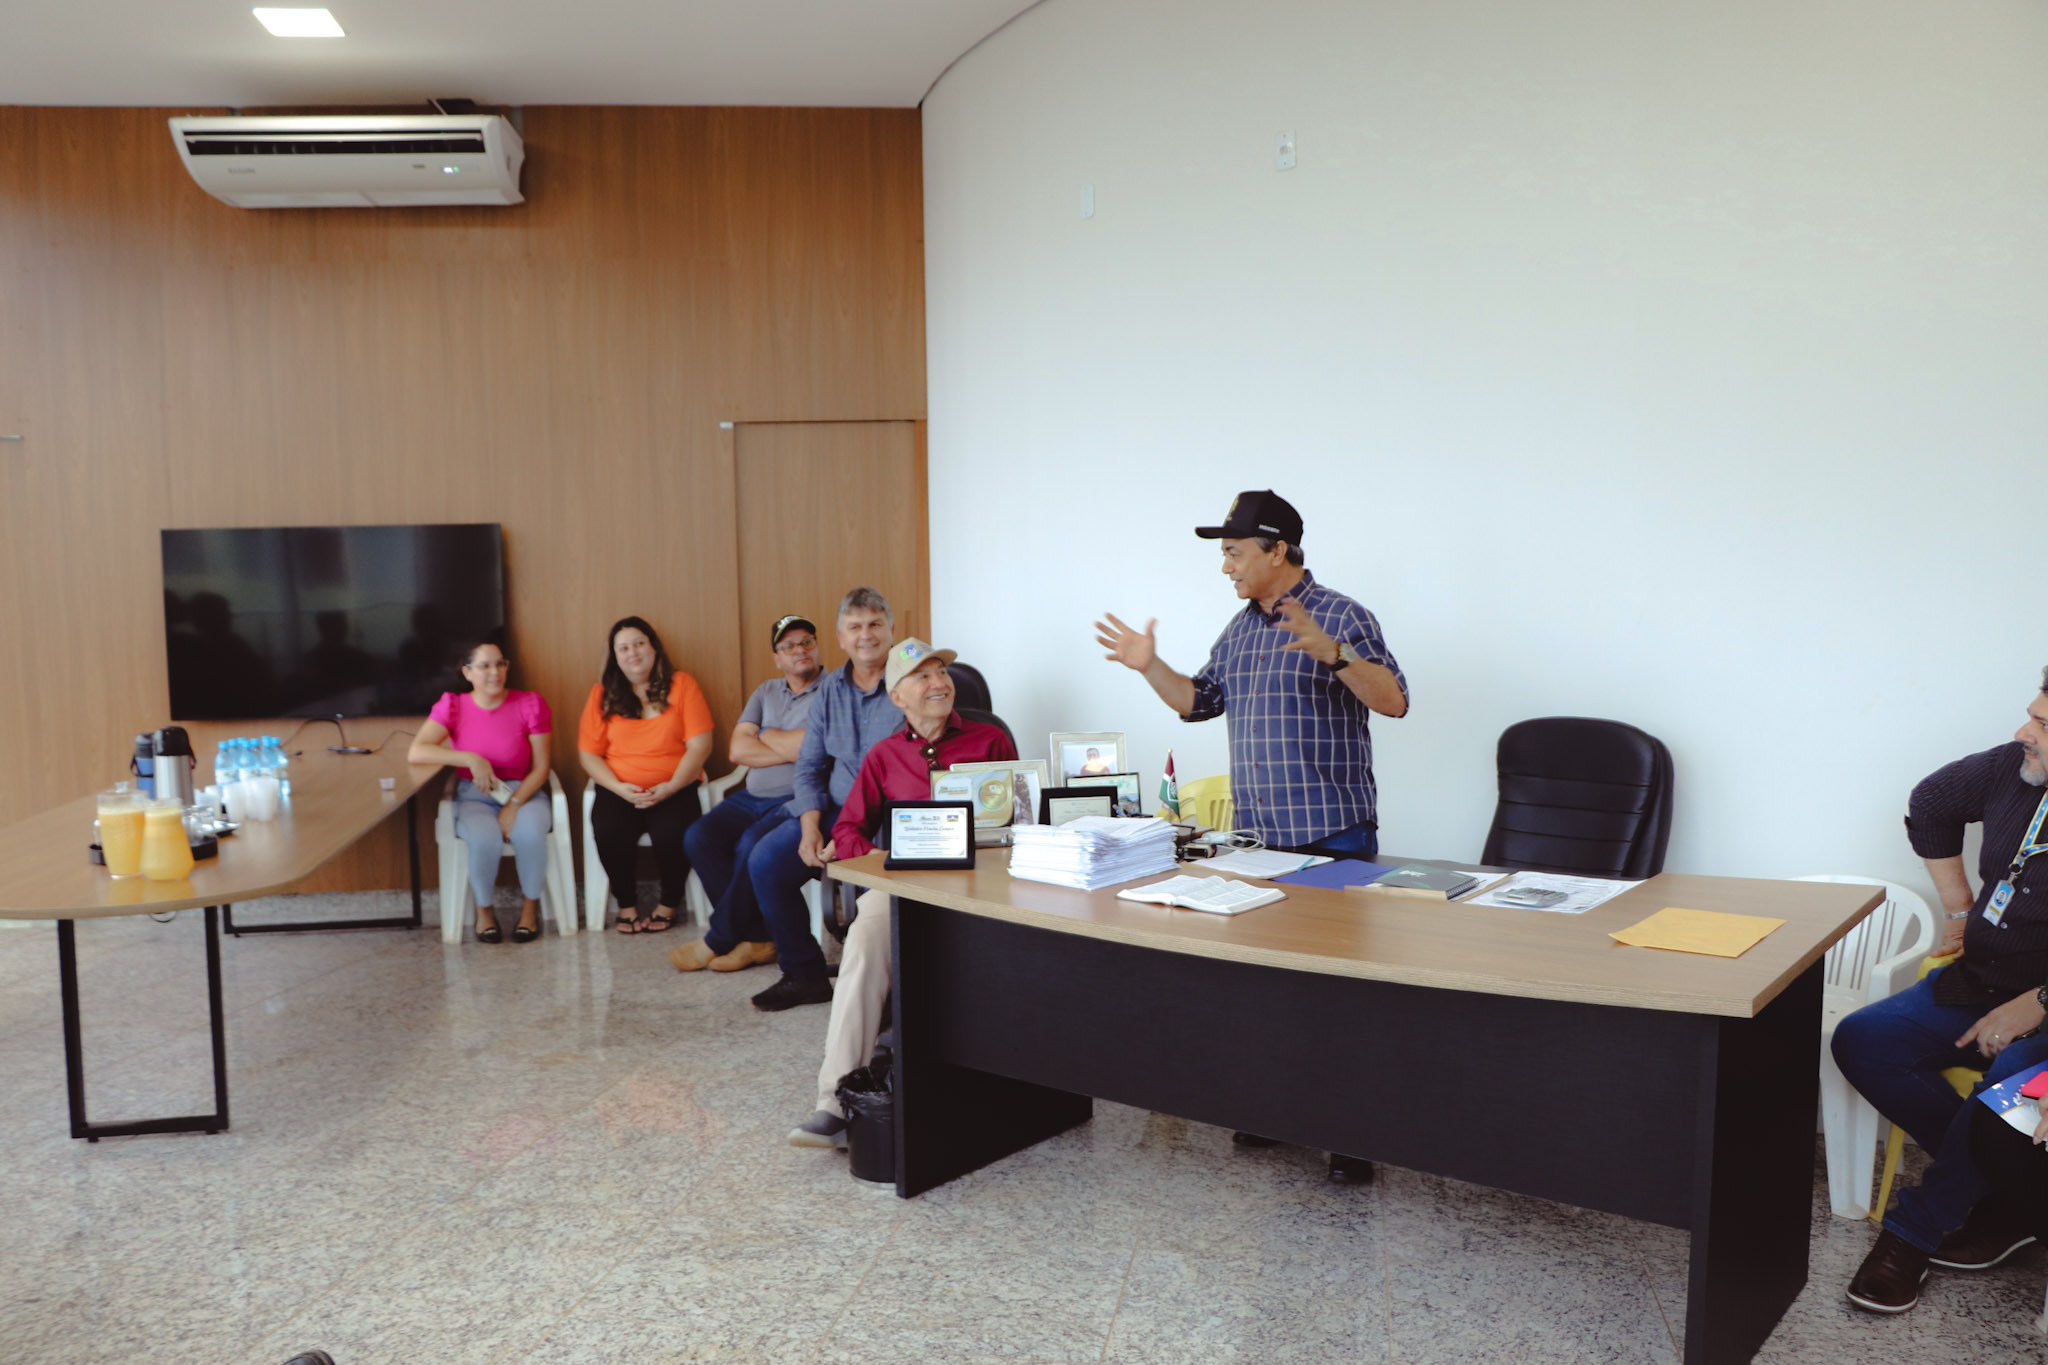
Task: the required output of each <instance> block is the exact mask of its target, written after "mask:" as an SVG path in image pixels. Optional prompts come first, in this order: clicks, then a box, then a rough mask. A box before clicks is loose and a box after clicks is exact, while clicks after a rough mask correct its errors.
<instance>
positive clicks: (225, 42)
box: [0, 0, 1032, 107]
mask: <svg viewBox="0 0 2048 1365" xmlns="http://www.w3.org/2000/svg"><path fill="white" fill-rule="evenodd" d="M1031 3H1032V0H332V2H331V3H330V4H329V5H328V6H327V7H328V8H329V9H331V10H332V11H333V12H334V16H335V18H336V19H338V20H340V21H341V25H342V27H343V28H344V29H346V30H347V31H348V37H346V38H339V39H286V38H273V37H271V36H270V35H269V34H268V33H266V32H265V31H264V30H263V27H262V25H260V24H258V23H257V22H256V19H255V17H254V16H253V15H252V14H250V12H249V6H248V5H247V4H242V3H236V2H235V0H0V104H110V105H149V106H165V105H169V106H214V105H227V106H230V107H240V106H244V105H249V106H264V105H308V104H311V105H347V104H417V103H420V102H421V101H423V100H426V99H430V98H437V97H445V96H454V97H458V98H468V99H475V100H477V101H478V102H479V103H483V104H519V105H525V104H754V105H864V106H892V105H893V106H909V105H914V104H916V103H917V102H918V101H919V100H920V99H922V98H923V97H924V93H925V91H926V90H927V89H929V88H930V87H931V84H932V82H933V81H935V80H937V79H938V77H939V73H940V72H942V71H944V70H945V69H946V67H947V66H948V65H949V64H950V63H951V62H952V61H953V60H954V59H955V58H957V57H958V56H960V54H961V53H963V52H965V51H967V50H968V49H969V48H971V47H973V46H974V45H975V44H976V43H978V42H980V41H981V39H983V38H984V37H986V36H987V35H988V34H990V33H991V32H993V31H994V30H996V29H997V28H1000V27H1001V26H1002V25H1003V24H1004V23H1005V22H1007V21H1008V20H1009V19H1011V18H1012V17H1013V16H1015V15H1016V14H1018V13H1020V12H1022V11H1023V10H1025V9H1028V8H1030V6H1031Z"/></svg>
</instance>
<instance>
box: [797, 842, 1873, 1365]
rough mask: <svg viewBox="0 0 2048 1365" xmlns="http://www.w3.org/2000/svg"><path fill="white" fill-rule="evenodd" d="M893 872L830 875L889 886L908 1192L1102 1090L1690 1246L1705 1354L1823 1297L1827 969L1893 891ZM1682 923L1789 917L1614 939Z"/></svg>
mask: <svg viewBox="0 0 2048 1365" xmlns="http://www.w3.org/2000/svg"><path fill="white" fill-rule="evenodd" d="M882 860H883V855H882V854H880V853H873V854H869V855H867V856H865V857H861V858H856V859H851V860H848V861H846V862H842V863H834V864H832V865H831V867H830V875H831V876H833V877H836V878H838V879H840V880H842V881H846V882H849V883H852V884H854V885H857V886H862V887H869V888H875V889H879V890H882V891H884V892H886V893H888V894H889V895H891V896H893V897H895V898H896V902H895V903H896V914H895V917H894V926H893V929H892V945H891V946H892V954H893V969H894V973H895V975H894V989H895V1028H896V1035H897V1038H896V1044H897V1046H896V1060H895V1067H896V1073H895V1087H896V1192H897V1194H899V1195H900V1196H902V1197H904V1198H910V1197H912V1196H915V1195H917V1194H920V1193H922V1192H923V1191H925V1190H928V1189H931V1188H932V1187H934V1186H936V1185H939V1184H943V1183H944V1182H946V1181H948V1180H951V1179H953V1178H954V1177H956V1176H959V1175H963V1174H965V1173H966V1172H968V1171H972V1170H975V1169H977V1168H979V1167H982V1166H985V1165H987V1164H989V1163H990V1162H993V1161H996V1160H999V1159H1001V1158H1002V1157H1005V1156H1007V1155H1009V1154H1011V1153H1013V1152H1016V1151H1020V1150H1022V1149H1023V1148H1025V1147H1028V1146H1030V1145H1032V1144H1033V1143H1036V1142H1039V1141H1042V1140H1044V1139H1045V1138H1048V1137H1051V1136H1053V1135H1054V1134H1056V1133H1060V1132H1062V1131H1065V1130H1066V1129H1068V1128H1071V1127H1073V1126H1074V1125H1076V1124H1079V1123H1082V1122H1085V1121H1086V1120H1087V1119H1088V1118H1089V1116H1090V1114H1091V1112H1092V1102H1093V1099H1095V1098H1101V1099H1107V1100H1114V1101H1117V1102H1119V1103H1123V1104H1130V1105H1135V1106H1137V1107H1139V1108H1143V1109H1149V1110H1154V1111H1157V1112H1162V1113H1168V1114H1174V1115H1178V1116H1180V1117H1184V1118H1188V1119H1193V1120H1197V1121H1200V1122H1204V1123H1212V1124H1216V1125H1219V1126H1221V1127H1225V1128H1230V1129H1235V1130H1239V1131H1243V1132H1252V1133H1258V1134H1261V1135H1263V1136H1266V1137H1271V1138H1277V1139H1280V1140H1282V1141H1286V1142H1290V1143H1296V1144H1299V1145H1301V1146H1304V1147H1311V1148H1321V1149H1326V1150H1329V1151H1335V1152H1342V1153H1345V1154H1348V1155H1352V1156H1359V1157H1366V1158H1370V1159H1372V1160H1376V1161H1384V1162H1389V1163H1392V1164H1394V1165H1398V1166H1403V1167H1407V1168H1410V1169H1413V1170H1418V1171H1427V1172H1432V1173H1435V1174H1438V1175H1444V1176H1450V1177H1454V1178H1456V1179H1460V1180H1466V1181H1471V1182H1474V1183H1477V1184H1482V1185H1489V1186H1493V1187H1496V1188H1499V1189H1505V1190H1512V1191H1516V1192H1518V1193H1522V1194H1528V1195H1534V1196H1537V1197H1540V1198H1544V1199H1550V1200H1556V1201H1559V1202H1562V1203H1566V1204H1574V1205H1578V1206H1580V1207H1584V1208H1590V1209H1600V1210H1604V1211H1607V1212H1610V1213H1618V1214H1622V1215H1625V1216H1627V1217H1632V1218H1640V1219H1646V1220H1648V1221H1651V1222H1655V1223H1662V1224H1665V1225H1667V1226H1671V1227H1678V1228H1686V1229H1689V1230H1690V1232H1691V1234H1692V1253H1691V1265H1690V1277H1689V1283H1688V1291H1687V1300H1686V1302H1687V1311H1686V1320H1685V1357H1684V1358H1685V1359H1686V1360H1687V1361H1688V1362H1693V1363H1694V1365H1700V1362H1716V1363H1717V1365H1718V1362H1724V1361H1743V1360H1748V1359H1750V1358H1751V1356H1753V1355H1754V1354H1755V1352H1756V1351H1757V1349H1758V1348H1759V1347H1760V1346H1761V1345H1762V1344H1763V1342H1764V1340H1765V1339H1766V1338H1767V1337H1769V1335H1770V1333H1771V1330H1772V1329H1773V1328H1774V1327H1775V1326H1776V1325H1777V1322H1778V1319H1779V1318H1780V1317H1781V1316H1782V1315H1783V1313H1784V1311H1785V1309H1786V1308H1787V1307H1788V1306H1789V1305H1790V1304H1791V1302H1792V1300H1793V1299H1794V1298H1795V1297H1796V1296H1797V1295H1798V1293H1799V1291H1800V1289H1801V1287H1802V1286H1803V1285H1804V1284H1805V1283H1806V1268H1807V1243H1808V1237H1809V1220H1810V1216H1811V1214H1810V1210H1811V1206H1812V1196H1813V1160H1814V1115H1815V1111H1816V1105H1817V1101H1818V1090H1819V1061H1820V1056H1819V1047H1820V1002H1821V973H1822V963H1821V958H1822V955H1823V954H1824V953H1825V952H1826V950H1827V948H1828V946H1829V945H1830V944H1832V943H1834V942H1835V941H1836V940H1837V939H1839V938H1840V937H1841V936H1842V935H1843V934H1844V933H1846V932H1847V931H1848V930H1849V929H1850V928H1851V927H1852V926H1853V925H1854V924H1855V923H1856V922H1857V921H1858V920H1859V919H1861V918H1862V917H1863V916H1864V915H1866V914H1868V913H1869V912H1870V911H1871V910H1872V909H1874V908H1876V907H1877V906H1878V905H1879V904H1880V903H1881V902H1882V900H1883V895H1884V893H1883V889H1882V888H1880V887H1871V886H1853V885H1842V884H1833V883H1817V882H1814V883H1809V882H1779V881H1757V880H1744V879H1738V878H1728V877H1705V876H1689V875H1678V874H1665V875H1662V876H1658V877H1654V878H1651V879H1650V880H1649V881H1647V882H1644V883H1643V884H1642V885H1640V886H1638V887H1635V888H1634V889H1632V890H1629V891H1627V892H1624V893H1623V894H1621V895H1620V896H1617V897H1615V898H1614V899H1612V900H1609V901H1607V902H1606V903H1604V904H1602V905H1599V906H1597V907H1595V908H1593V909H1592V910H1589V911H1587V912H1585V913H1583V914H1578V915H1561V914H1553V913H1547V912H1543V911H1536V910H1511V909H1494V908H1488V907H1482V906H1473V905H1463V904H1458V903H1455V902H1453V903H1446V902H1443V901H1427V900H1419V899H1415V898H1412V897H1404V896H1396V895H1388V894H1385V893H1367V892H1359V891H1353V890H1325V889H1321V888H1316V887H1289V886H1286V885H1285V883H1276V884H1277V885H1281V886H1283V888H1284V889H1285V890H1286V892H1287V899H1285V900H1283V901H1280V902H1277V903H1275V904H1272V905H1267V906H1263V907H1261V908H1259V909H1256V910H1252V911H1249V912H1247V913H1245V914H1241V915H1237V916H1221V915H1210V914H1203V913H1200V912H1196V911H1188V910H1177V909H1170V908H1164V907H1158V906H1150V905H1143V904H1139V903H1137V902H1133V901H1126V900H1120V899H1118V898H1117V895H1116V892H1117V891H1118V890H1120V889H1123V888H1122V887H1110V888H1107V889H1104V890H1099V891H1093V892H1082V891H1075V890H1070V889H1067V888H1064V887H1058V886H1050V885H1046V884H1044V883H1041V882H1033V881H1026V880H1023V879H1021V878H1020V879H1014V880H1013V879H1012V878H1011V877H1010V876H1009V873H1008V866H1009V855H1008V851H1007V850H983V851H982V852H981V853H980V854H979V855H978V863H977V866H976V867H975V868H974V869H973V870H971V871H898V872H890V871H886V870H884V869H883V867H882ZM1382 861H1386V860H1385V859H1382ZM1183 870H1188V869H1183ZM1211 875H1214V874H1211ZM1146 880H1151V879H1149V878H1145V879H1139V881H1138V882H1134V883H1127V884H1126V885H1138V884H1142V883H1143V881H1146ZM1667 906H1676V907H1682V908H1686V909H1693V910H1717V911H1729V912H1734V913H1741V914H1752V915H1767V916H1772V917H1776V918H1780V919H1783V920H1785V921H1786V923H1785V924H1784V925H1783V926H1782V927H1781V928H1779V929H1777V930H1776V931H1774V932H1773V933H1771V934H1770V935H1769V936H1768V937H1766V938H1765V939H1764V940H1763V941H1762V942H1760V943H1758V944H1757V945H1756V946H1754V947H1752V948H1750V949H1749V950H1748V951H1747V952H1746V953H1744V954H1743V955H1742V956H1741V957H1739V958H1733V959H1728V958H1719V957H1707V956H1700V955H1695V954H1690V953H1679V952H1665V951H1660V950H1657V949H1650V948H1636V947H1629V946H1626V945H1623V944H1620V943H1617V942H1616V941H1614V940H1613V939H1612V938H1610V937H1608V934H1609V932H1610V931H1611V930H1615V929H1620V928H1623V927H1625V926H1627V925H1631V924H1634V923H1635V922H1636V921H1638V920H1641V919H1643V918H1645V917H1646V916H1648V915H1651V914H1654V913H1655V912H1656V911H1658V910H1660V909H1663V908H1665V907H1667Z"/></svg>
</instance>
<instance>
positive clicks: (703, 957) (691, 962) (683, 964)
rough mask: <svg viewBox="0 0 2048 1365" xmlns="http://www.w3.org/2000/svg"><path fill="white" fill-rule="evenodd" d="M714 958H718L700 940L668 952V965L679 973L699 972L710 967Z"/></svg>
mask: <svg viewBox="0 0 2048 1365" xmlns="http://www.w3.org/2000/svg"><path fill="white" fill-rule="evenodd" d="M714 958H718V954H716V953H714V952H712V951H711V949H710V948H708V947H706V946H705V944H704V940H703V939H701V938H700V939H698V940H696V941H695V942H694V943H685V944H683V945H682V946H681V947H679V948H671V949H669V950H668V960H669V965H670V966H672V967H674V968H675V969H676V970H677V971H679V972H701V971H703V970H704V969H705V968H706V967H708V966H710V965H711V963H712V960H713V959H714ZM719 960H721V961H722V960H723V959H719Z"/></svg>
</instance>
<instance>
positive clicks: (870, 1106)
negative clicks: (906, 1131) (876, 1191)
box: [837, 1057, 896, 1185]
mask: <svg viewBox="0 0 2048 1365" xmlns="http://www.w3.org/2000/svg"><path fill="white" fill-rule="evenodd" d="M889 1080H890V1077H889V1063H888V1059H887V1058H886V1057H884V1058H882V1059H880V1060H878V1061H877V1062H875V1063H874V1064H873V1065H871V1066H864V1067H861V1068H860V1069H859V1070H858V1071H849V1072H847V1073H846V1075H845V1076H843V1077H841V1078H840V1081H839V1089H838V1091H837V1093H838V1096H839V1103H840V1106H841V1107H842V1108H844V1109H845V1110H846V1164H847V1168H848V1169H849V1170H851V1171H852V1172H853V1178H854V1179H856V1180H872V1181H875V1182H876V1183H878V1184H883V1185H893V1184H895V1183H896V1093H895V1091H893V1090H891V1089H890V1088H889Z"/></svg>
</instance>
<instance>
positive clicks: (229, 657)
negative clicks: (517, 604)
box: [163, 524, 505, 720]
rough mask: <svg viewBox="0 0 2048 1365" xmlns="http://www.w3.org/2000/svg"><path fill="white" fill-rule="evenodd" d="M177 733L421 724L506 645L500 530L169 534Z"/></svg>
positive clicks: (167, 612)
mask: <svg viewBox="0 0 2048 1365" xmlns="http://www.w3.org/2000/svg"><path fill="white" fill-rule="evenodd" d="M163 559H164V646H165V654H166V656H167V658H168V660H169V664H170V681H171V718H172V719H173V720H257V719H262V718H266V717H270V716H332V715H337V714H338V715H345V716H418V715H424V714H426V712H427V711H428V710H429V709H430V708H431V707H432V706H433V704H434V702H435V700H436V699H437V698H439V697H440V695H441V694H442V693H443V692H448V691H461V690H463V689H464V688H465V687H466V684H465V683H464V682H463V681H462V674H461V664H462V657H463V653H464V651H465V650H466V649H467V648H468V647H469V646H471V645H473V644H475V643H476V642H477V641H480V640H495V641H496V642H498V643H499V644H500V645H501V646H502V645H503V643H504V634H505V556H504V547H503V539H502V536H501V533H500V531H499V528H498V527H497V526H496V525H489V524H477V525H451V526H288V527H266V528H258V527H232V528H221V529H209V530H190V531H184V530H180V531H165V532H164V533H163Z"/></svg>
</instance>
